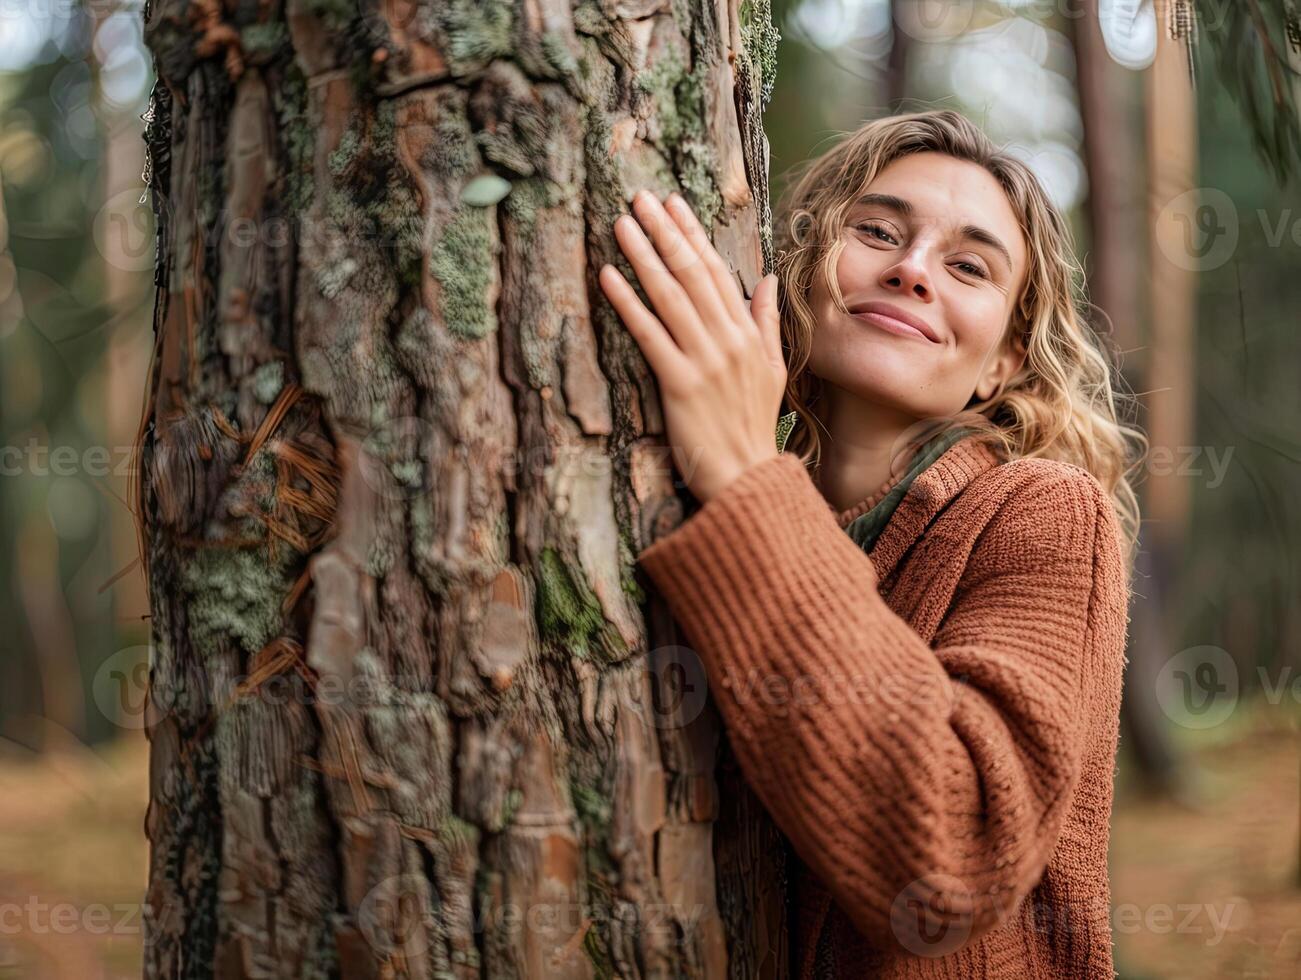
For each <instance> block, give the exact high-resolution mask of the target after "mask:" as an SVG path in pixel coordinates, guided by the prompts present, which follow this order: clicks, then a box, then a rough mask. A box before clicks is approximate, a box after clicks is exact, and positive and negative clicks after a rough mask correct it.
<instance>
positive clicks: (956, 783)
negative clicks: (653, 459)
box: [600, 111, 1144, 980]
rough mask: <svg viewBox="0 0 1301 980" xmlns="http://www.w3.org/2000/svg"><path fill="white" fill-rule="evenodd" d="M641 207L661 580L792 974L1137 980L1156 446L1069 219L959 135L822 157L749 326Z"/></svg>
mask: <svg viewBox="0 0 1301 980" xmlns="http://www.w3.org/2000/svg"><path fill="white" fill-rule="evenodd" d="M633 211H634V213H635V215H636V220H634V219H633V218H632V217H630V216H627V215H625V216H623V217H621V218H620V219H619V221H618V222H617V223H616V226H615V234H616V237H617V239H618V241H619V244H620V247H621V248H622V250H623V252H624V254H625V255H626V257H627V258H628V260H629V262H630V263H631V266H632V269H633V270H634V271H635V273H636V275H637V277H638V278H639V280H640V281H641V284H642V286H643V287H644V289H645V292H646V295H647V296H648V297H649V299H650V301H651V304H652V306H653V308H654V312H652V311H651V310H650V309H648V308H647V307H646V306H645V305H644V304H643V303H642V301H641V300H640V299H639V298H638V296H637V294H636V293H635V292H634V290H633V289H632V287H631V286H630V285H629V283H628V281H627V280H626V279H624V277H623V276H622V275H621V274H620V273H619V272H618V271H616V270H615V269H614V268H613V267H612V266H606V267H605V268H603V269H602V270H601V275H600V282H601V285H602V288H603V290H604V291H605V293H606V295H607V297H608V298H609V300H610V301H611V303H612V304H613V305H614V307H615V308H616V310H617V311H618V312H619V314H620V316H621V317H622V319H623V321H624V323H625V324H626V325H627V327H628V329H629V331H630V332H631V333H632V335H633V337H634V338H635V339H636V340H637V342H638V344H639V346H640V347H641V349H642V351H643V353H644V354H645V356H646V358H647V360H648V362H649V363H650V365H651V368H652V369H653V371H654V372H655V374H656V376H657V379H658V382H659V386H660V391H661V393H662V398H663V402H664V413H665V420H666V426H667V429H668V437H669V440H670V442H671V444H672V447H673V453H674V459H675V461H676V462H677V465H678V467H679V469H680V470H681V471H682V475H683V477H684V479H685V481H686V483H687V486H688V487H689V488H690V490H691V492H692V494H693V495H694V496H695V497H697V498H698V499H699V500H700V501H701V502H702V506H701V508H700V510H699V511H697V512H696V513H694V514H692V515H691V516H690V517H689V518H688V519H687V520H686V521H684V522H683V523H682V524H681V525H680V526H679V527H677V528H675V529H674V530H673V531H672V532H671V533H669V534H668V535H667V536H665V537H663V538H661V539H660V540H658V541H656V542H654V543H653V544H651V545H650V546H649V547H648V548H646V549H645V550H644V551H642V553H641V554H640V555H639V556H638V561H639V563H640V564H641V565H642V566H643V568H644V569H645V570H646V572H647V574H649V575H650V577H651V579H652V580H653V581H654V582H655V584H656V585H657V586H658V588H659V591H660V592H661V593H662V594H663V595H664V596H665V598H666V599H667V601H668V603H669V606H670V608H671V610H672V612H673V614H674V617H675V619H676V620H677V621H678V622H679V623H680V624H681V626H682V628H683V630H684V632H685V634H686V637H687V639H688V640H689V641H690V642H691V643H692V644H693V645H694V647H695V648H696V650H697V652H698V653H699V655H700V657H701V659H702V661H703V662H704V664H705V668H706V671H707V674H708V677H709V681H710V687H711V690H712V692H713V695H714V698H715V701H716V703H717V704H718V707H719V710H720V712H721V714H722V716H723V720H724V722H725V724H726V726H727V729H728V733H729V736H730V740H731V742H732V745H733V747H734V749H735V752H736V754H737V757H738V759H739V761H740V764H741V765H742V767H743V769H744V772H745V775H746V777H747V779H748V781H749V782H750V783H751V785H752V786H753V787H754V789H755V791H756V793H757V794H758V796H759V797H760V799H761V800H762V801H763V803H764V804H765V806H766V807H767V808H768V810H769V811H770V812H771V814H772V816H773V818H774V820H775V821H776V822H777V824H778V826H779V827H780V828H781V830H782V831H783V833H784V834H785V835H786V837H787V838H788V839H789V840H790V842H791V844H792V847H793V849H794V851H795V854H796V855H797V857H798V859H799V860H798V861H797V862H796V878H795V881H794V885H793V888H794V893H793V894H794V902H795V904H794V906H793V908H794V919H793V932H792V937H793V943H792V946H793V949H792V953H793V956H794V960H793V964H792V965H793V972H794V975H795V976H798V977H814V976H817V977H823V976H825V977H835V976H846V977H848V976H854V977H858V976H873V977H955V978H956V977H962V978H966V977H991V978H1007V977H1069V978H1071V980H1078V978H1082V977H1106V978H1110V977H1112V976H1113V971H1112V959H1111V932H1110V923H1109V890H1108V883H1107V841H1108V831H1109V821H1110V812H1111V801H1112V770H1113V765H1114V760H1115V752H1116V745H1117V728H1118V716H1119V709H1120V691H1121V674H1122V668H1123V664H1124V662H1125V661H1124V649H1125V634H1126V629H1127V623H1128V611H1127V610H1128V599H1129V577H1130V560H1131V553H1132V550H1133V547H1134V541H1135V538H1136V532H1137V521H1138V514H1137V508H1136V505H1135V499H1134V494H1133V492H1132V489H1131V487H1130V485H1129V483H1128V481H1127V479H1126V473H1127V472H1128V471H1129V470H1130V469H1131V468H1132V466H1133V465H1135V463H1134V460H1135V459H1136V457H1137V455H1138V453H1139V451H1140V450H1141V447H1142V444H1143V442H1144V440H1143V437H1142V435H1141V433H1139V432H1137V430H1135V429H1132V428H1129V427H1127V426H1125V425H1123V424H1122V423H1121V422H1120V421H1119V420H1118V417H1117V408H1116V402H1117V395H1116V394H1115V393H1114V391H1113V386H1112V378H1111V372H1110V368H1109V362H1108V360H1107V358H1106V357H1105V356H1104V355H1103V353H1102V352H1101V351H1100V349H1099V348H1098V346H1097V343H1096V340H1095V338H1094V336H1093V334H1092V332H1091V331H1090V330H1089V328H1088V326H1087V325H1086V323H1085V321H1084V319H1083V317H1082V314H1081V312H1080V310H1081V307H1082V305H1083V304H1082V300H1081V298H1080V296H1079V289H1078V286H1077V284H1078V282H1079V270H1078V266H1077V264H1076V262H1075V260H1074V258H1073V256H1072V250H1071V244H1070V239H1069V234H1068V230H1067V227H1066V225H1065V223H1064V221H1063V220H1062V218H1061V216H1060V215H1059V214H1058V213H1057V211H1056V210H1055V209H1054V208H1053V206H1052V205H1051V203H1050V202H1049V200H1048V199H1047V197H1046V196H1045V194H1044V192H1043V190H1042V188H1041V187H1040V185H1039V184H1038V182H1037V181H1036V179H1035V178H1034V176H1033V175H1032V174H1031V172H1030V171H1029V170H1028V169H1027V168H1026V166H1025V165H1024V164H1022V163H1021V162H1019V161H1018V160H1017V159H1015V158H1014V157H1012V156H1010V155H1008V154H1006V153H1002V152H999V151H998V150H997V149H996V148H995V147H994V146H993V145H992V144H991V143H990V142H989V141H988V140H987V139H986V138H985V137H984V136H983V135H982V134H981V133H980V132H979V130H978V129H977V128H976V127H975V126H974V125H973V124H972V123H971V122H969V121H968V120H967V119H965V118H964V117H962V116H960V115H958V114H957V113H954V112H951V111H938V112H924V113H917V114H912V115H905V116H898V117H894V118H889V119H882V120H878V121H875V122H871V123H869V124H867V125H866V126H864V127H863V128H862V129H860V130H859V131H858V132H857V133H854V134H853V135H851V136H849V137H848V138H846V139H845V140H843V141H842V142H840V143H839V144H838V145H837V146H835V147H834V148H833V149H831V150H830V151H829V152H827V153H826V154H825V155H823V156H822V157H820V158H819V159H817V160H815V161H813V163H812V164H811V166H810V167H809V168H808V169H807V170H806V172H805V173H804V175H803V176H802V177H801V178H800V179H799V181H798V182H797V183H796V184H795V185H794V187H793V189H792V191H791V193H790V195H789V199H788V200H787V201H786V202H785V203H784V206H783V208H782V209H781V213H780V217H779V221H778V225H777V240H778V241H777V244H778V251H779V262H778V273H777V275H776V276H769V277H766V278H765V279H764V280H762V281H761V282H760V283H759V285H758V287H757V288H756V289H755V291H754V296H753V299H752V300H751V301H750V303H749V304H748V305H747V304H746V303H745V302H744V300H743V297H742V296H741V294H740V291H739V289H738V287H737V285H736V279H735V278H734V276H733V275H732V273H731V271H730V270H729V269H728V268H727V267H726V266H725V265H724V263H723V262H722V260H721V259H720V257H719V256H718V254H717V253H716V252H715V250H714V249H713V247H712V246H711V245H710V244H709V241H708V239H707V236H706V233H705V231H704V229H703V228H701V226H700V224H699V223H698V222H697V221H696V219H695V217H694V215H693V214H692V213H691V210H690V208H689V207H688V206H687V205H686V203H685V202H684V201H683V200H682V199H681V198H680V197H677V196H674V195H671V196H670V197H669V198H668V200H667V201H666V202H664V203H661V202H660V201H659V200H658V199H656V198H655V197H654V196H652V195H650V194H647V193H644V192H643V193H641V194H639V195H638V196H637V197H636V199H635V200H634V204H633ZM783 397H784V398H785V400H786V403H787V405H788V407H789V408H790V409H791V410H792V413H793V415H795V416H798V419H799V422H800V424H799V425H798V426H797V427H796V429H795V431H794V433H793V434H792V435H791V436H790V438H789V439H787V440H784V442H785V445H784V447H782V446H778V445H776V444H774V438H773V433H774V424H775V422H776V421H777V417H778V414H779V412H780V411H781V408H782V399H783Z"/></svg>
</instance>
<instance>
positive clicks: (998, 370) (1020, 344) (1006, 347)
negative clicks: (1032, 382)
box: [973, 324, 1029, 402]
mask: <svg viewBox="0 0 1301 980" xmlns="http://www.w3.org/2000/svg"><path fill="white" fill-rule="evenodd" d="M1028 353H1029V351H1028V349H1027V348H1026V343H1025V331H1024V329H1023V328H1022V326H1021V325H1020V324H1018V325H1017V326H1015V327H1014V328H1013V329H1011V330H1010V331H1009V332H1008V337H1007V340H1005V341H1004V342H1003V346H1002V348H1001V349H1000V350H999V352H998V354H997V355H996V356H995V357H994V358H993V359H992V360H990V362H989V363H988V364H987V365H985V370H984V371H983V372H982V373H981V375H980V378H979V379H977V381H976V390H975V393H974V395H973V401H980V402H983V401H986V400H988V399H990V398H993V397H994V396H995V395H996V394H998V392H999V391H1001V390H1002V388H1003V385H1005V384H1007V382H1008V379H1010V378H1011V377H1013V376H1014V375H1015V374H1016V373H1017V372H1018V371H1020V370H1021V368H1022V366H1023V365H1024V364H1025V359H1026V356H1027V354H1028Z"/></svg>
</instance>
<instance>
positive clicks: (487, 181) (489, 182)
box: [461, 174, 511, 208]
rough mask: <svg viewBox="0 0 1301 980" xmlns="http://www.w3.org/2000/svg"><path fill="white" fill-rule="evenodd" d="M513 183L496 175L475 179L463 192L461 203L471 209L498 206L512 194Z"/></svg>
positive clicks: (484, 175)
mask: <svg viewBox="0 0 1301 980" xmlns="http://www.w3.org/2000/svg"><path fill="white" fill-rule="evenodd" d="M510 189H511V183H510V181H509V180H506V179H504V178H502V177H498V176H497V175H496V174H483V175H482V176H479V177H475V178H474V180H472V181H470V182H469V183H468V184H466V185H465V189H464V190H463V191H461V202H462V203H463V204H468V205H470V206H471V207H476V208H486V207H488V206H489V205H490V204H496V203H497V202H498V201H500V200H501V199H502V198H503V197H505V196H506V195H507V194H509V193H510Z"/></svg>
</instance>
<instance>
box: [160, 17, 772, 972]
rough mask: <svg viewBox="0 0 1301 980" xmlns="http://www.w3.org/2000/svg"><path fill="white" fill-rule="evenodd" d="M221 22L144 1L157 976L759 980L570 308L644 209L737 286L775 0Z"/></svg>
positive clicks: (713, 790) (639, 455)
mask: <svg viewBox="0 0 1301 980" xmlns="http://www.w3.org/2000/svg"><path fill="white" fill-rule="evenodd" d="M231 9H232V8H230V7H228V6H226V5H222V4H218V3H216V2H215V0H153V2H152V3H151V4H150V6H148V7H147V8H146V11H145V18H146V39H147V42H148V44H149V47H150V49H151V50H152V52H153V54H154V58H155V65H156V69H157V72H158V75H159V83H158V84H157V86H156V88H155V94H154V98H153V101H152V104H151V111H150V113H149V114H148V117H147V119H148V123H149V125H148V129H147V131H146V134H145V138H146V141H147V143H148V144H149V147H150V163H151V180H150V182H151V187H152V191H153V200H154V207H155V211H156V213H157V214H158V218H159V243H158V244H159V252H158V266H157V274H156V283H157V286H158V295H157V306H156V311H155V333H156V346H155V354H154V363H153V367H152V371H151V380H150V388H149V393H148V397H147V406H146V413H145V419H144V423H143V429H142V440H141V446H142V470H141V472H142V486H141V491H140V500H139V504H140V507H141V513H142V515H143V520H144V525H145V539H146V542H145V547H146V555H147V559H148V570H149V581H150V597H151V608H152V617H153V618H152V626H153V641H154V649H153V651H152V656H151V665H150V713H149V723H148V731H149V736H150V741H151V774H150V783H151V799H150V806H149V812H148V816H147V818H146V829H147V832H148V836H149V840H150V844H151V853H150V884H149V893H148V901H149V905H150V910H151V914H150V916H149V919H150V921H149V925H148V929H147V943H148V945H147V952H146V964H147V966H146V972H147V974H148V975H150V976H167V977H200V976H203V977H207V976H210V975H214V974H216V975H219V976H222V977H270V976H291V975H292V976H295V977H299V976H301V977H315V976H321V977H325V976H340V975H342V976H345V977H370V976H376V977H378V976H418V977H434V976H437V977H478V976H479V975H480V974H481V973H484V972H486V973H487V974H488V975H491V976H494V977H497V976H502V977H505V976H522V977H539V976H558V977H600V976H648V977H659V976H670V975H672V976H679V975H690V976H710V977H713V976H723V975H730V976H737V977H742V976H743V977H754V976H780V975H784V973H785V969H786V948H785V942H786V940H785V935H784V931H783V916H782V905H783V899H784V877H783V873H784V860H783V857H782V855H783V849H782V847H781V846H779V845H780V844H781V838H780V837H779V835H778V834H777V833H776V831H775V829H774V828H773V826H772V825H771V823H770V822H768V820H767V818H766V816H765V814H764V812H763V811H762V809H761V807H760V806H759V805H758V803H757V802H756V800H755V799H754V798H753V797H752V796H751V795H750V794H749V792H748V790H747V789H746V788H745V785H744V783H743V782H742V781H741V779H740V776H739V773H738V771H737V769H736V768H735V766H734V765H732V764H731V762H730V756H729V755H728V754H727V752H726V748H725V745H724V746H722V751H721V753H720V735H721V733H722V730H721V727H720V723H719V720H718V717H717V715H716V714H715V712H714V710H713V707H712V705H709V704H708V702H707V700H706V692H705V688H704V675H703V671H702V669H701V667H700V664H699V661H698V660H696V659H695V657H694V654H692V653H691V652H690V651H689V650H686V649H684V648H681V647H677V646H675V643H676V637H675V636H674V635H673V632H672V624H671V622H670V620H669V618H668V616H667V615H666V611H665V609H664V608H663V607H662V604H660V603H659V602H658V601H657V600H656V599H655V598H654V597H653V596H650V597H648V596H647V595H646V594H645V593H644V592H643V586H644V584H645V583H644V580H643V581H639V580H638V578H637V577H636V576H635V574H634V558H635V555H636V553H637V552H638V551H639V550H640V549H641V548H643V547H644V546H645V545H646V544H648V543H649V542H650V541H651V540H653V539H654V538H655V537H656V536H658V535H661V534H663V533H665V532H667V531H668V530H671V529H672V528H673V527H674V526H675V525H676V524H677V523H678V522H679V521H680V520H681V519H682V517H683V515H684V509H683V501H682V500H681V499H680V498H679V491H678V490H677V489H676V488H675V484H674V480H673V477H672V472H671V467H670V464H669V455H668V453H667V451H666V449H665V448H664V447H663V445H662V433H663V423H662V418H661V413H660V406H659V403H658V399H657V394H656V392H655V387H654V384H653V376H652V374H651V373H650V371H649V369H648V367H647V366H646V364H645V362H644V361H643V360H642V358H641V355H640V352H639V351H638V349H637V346H636V344H635V342H634V341H633V340H632V339H631V338H630V337H629V335H628V334H627V333H626V331H625V330H624V329H623V327H622V325H621V324H620V323H619V322H618V320H617V319H616V318H615V317H614V315H613V313H612V312H611V310H610V309H609V308H608V307H607V306H606V305H605V304H604V302H602V301H599V300H597V299H595V297H598V296H599V291H598V290H597V289H596V287H595V272H596V270H597V269H598V268H599V267H600V265H601V263H603V262H605V261H613V260H615V257H616V256H615V249H614V245H613V239H612V236H611V224H612V222H613V221H614V219H615V217H616V216H617V215H618V214H619V213H620V212H621V211H622V210H623V209H624V208H625V206H626V202H627V201H628V200H629V199H630V197H631V194H632V192H633V191H635V190H636V189H637V188H639V187H642V186H646V187H650V188H652V189H654V190H656V191H659V192H661V193H663V192H667V191H669V190H671V189H673V188H675V187H680V188H681V189H682V190H683V192H684V193H685V194H686V196H687V198H688V200H689V201H690V202H691V203H692V204H693V206H694V207H695V208H696V209H697V212H698V213H699V214H700V215H701V216H702V218H703V220H704V221H705V223H706V225H707V226H710V227H712V228H713V231H714V235H715V240H716V242H717V244H718V246H719V248H720V251H722V253H723V255H724V257H725V258H726V259H728V260H729V261H730V262H731V263H732V265H733V267H734V268H736V269H738V270H739V276H740V279H741V281H742V283H743V285H744V286H745V287H746V290H747V292H748V291H749V289H750V288H751V287H752V286H753V285H754V283H755V282H756V281H757V280H758V278H759V277H760V276H761V275H762V273H763V269H764V267H765V266H766V265H767V264H768V262H769V259H770V245H769V235H768V223H769V215H768V204H767V201H768V194H767V143H766V141H765V139H764V135H763V130H762V126H761V119H760V113H761V109H762V105H763V102H764V101H765V99H766V96H767V88H768V86H770V84H771V80H772V71H773V58H774V48H775V42H776V36H775V33H774V32H773V30H772V27H771V22H770V16H769V10H768V4H767V2H766V0H746V2H744V3H742V2H740V0H717V2H715V0H672V2H670V0H582V2H570V0H563V2H562V0H519V2H502V0H495V2H494V0H423V2H420V3H407V2H402V0H398V2H394V3H389V4H381V5H373V4H370V3H368V2H367V0H359V5H357V4H353V3H350V2H347V0H288V2H287V3H286V4H284V6H283V7H282V6H281V5H280V4H278V3H275V2H274V0H273V2H271V3H268V4H262V5H243V6H241V7H239V10H238V13H236V14H231V13H230V10H231ZM720 755H721V759H720Z"/></svg>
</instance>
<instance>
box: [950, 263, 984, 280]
mask: <svg viewBox="0 0 1301 980" xmlns="http://www.w3.org/2000/svg"><path fill="white" fill-rule="evenodd" d="M954 265H956V266H957V267H958V268H959V269H962V270H963V271H964V272H966V273H967V275H969V276H978V277H979V278H981V279H984V278H985V270H984V269H982V268H981V267H980V266H978V265H973V264H972V263H970V262H955V263H954Z"/></svg>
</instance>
